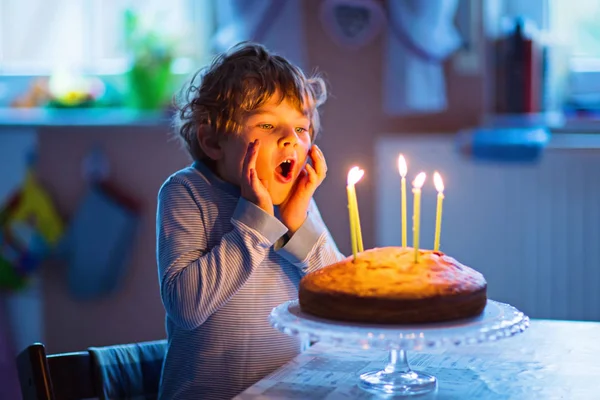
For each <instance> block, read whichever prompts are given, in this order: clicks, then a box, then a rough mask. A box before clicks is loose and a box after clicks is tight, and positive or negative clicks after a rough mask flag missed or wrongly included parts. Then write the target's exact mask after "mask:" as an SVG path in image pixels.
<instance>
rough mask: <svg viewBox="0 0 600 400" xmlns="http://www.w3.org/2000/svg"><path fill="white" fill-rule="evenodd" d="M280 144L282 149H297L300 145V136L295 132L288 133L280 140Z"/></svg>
mask: <svg viewBox="0 0 600 400" xmlns="http://www.w3.org/2000/svg"><path fill="white" fill-rule="evenodd" d="M279 144H280V146H282V147H287V146H294V147H295V146H296V145H297V144H298V135H297V134H296V132H294V131H291V132H287V133H286V134H285V135H283V136H282V137H281V139H279Z"/></svg>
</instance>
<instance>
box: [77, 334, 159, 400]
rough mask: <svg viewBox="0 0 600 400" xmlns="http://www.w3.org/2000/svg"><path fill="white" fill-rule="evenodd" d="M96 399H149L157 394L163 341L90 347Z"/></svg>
mask: <svg viewBox="0 0 600 400" xmlns="http://www.w3.org/2000/svg"><path fill="white" fill-rule="evenodd" d="M88 351H89V352H90V355H91V357H92V365H93V371H94V379H95V381H96V385H97V387H99V388H101V390H102V393H101V395H100V399H113V400H116V399H139V400H153V399H156V398H157V397H158V387H159V382H160V374H161V371H162V365H163V359H164V357H165V353H166V351H167V341H166V340H157V341H152V342H141V343H129V344H123V345H116V346H107V347H90V348H89V349H88Z"/></svg>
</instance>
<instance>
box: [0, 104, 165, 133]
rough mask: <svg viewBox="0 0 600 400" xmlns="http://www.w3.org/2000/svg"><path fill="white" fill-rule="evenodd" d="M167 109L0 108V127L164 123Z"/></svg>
mask: <svg viewBox="0 0 600 400" xmlns="http://www.w3.org/2000/svg"><path fill="white" fill-rule="evenodd" d="M170 123H171V115H170V113H169V112H167V111H163V112H161V111H140V110H134V109H127V108H78V109H75V108H74V109H62V108H0V129H2V128H4V127H25V128H26V127H71V126H72V127H94V126H98V127H110V126H113V127H118V126H168V125H169V124H170Z"/></svg>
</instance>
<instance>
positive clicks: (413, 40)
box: [383, 0, 461, 115]
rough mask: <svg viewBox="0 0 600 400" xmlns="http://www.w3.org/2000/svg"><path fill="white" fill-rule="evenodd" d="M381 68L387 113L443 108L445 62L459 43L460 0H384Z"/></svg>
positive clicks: (430, 110)
mask: <svg viewBox="0 0 600 400" xmlns="http://www.w3.org/2000/svg"><path fill="white" fill-rule="evenodd" d="M387 5H388V28H387V38H386V39H387V40H386V47H385V54H384V57H385V60H384V71H383V95H384V99H383V104H384V111H385V112H387V113H388V114H390V115H408V114H425V113H436V112H440V111H443V110H445V109H446V107H447V100H446V84H445V79H444V70H443V62H444V60H445V59H446V58H447V57H448V56H449V55H450V54H451V53H452V52H454V51H455V50H456V49H457V48H458V47H459V46H460V43H461V39H460V36H459V33H458V32H457V30H456V28H455V27H454V16H455V14H456V9H457V6H458V0H427V1H423V0H388V1H387Z"/></svg>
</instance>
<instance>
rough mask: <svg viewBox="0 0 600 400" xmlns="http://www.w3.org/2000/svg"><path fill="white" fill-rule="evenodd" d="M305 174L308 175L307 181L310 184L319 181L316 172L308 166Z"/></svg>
mask: <svg viewBox="0 0 600 400" xmlns="http://www.w3.org/2000/svg"><path fill="white" fill-rule="evenodd" d="M306 173H307V174H308V181H309V182H310V183H317V182H318V181H319V176H318V175H317V171H315V169H314V168H313V167H312V165H310V164H306Z"/></svg>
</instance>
